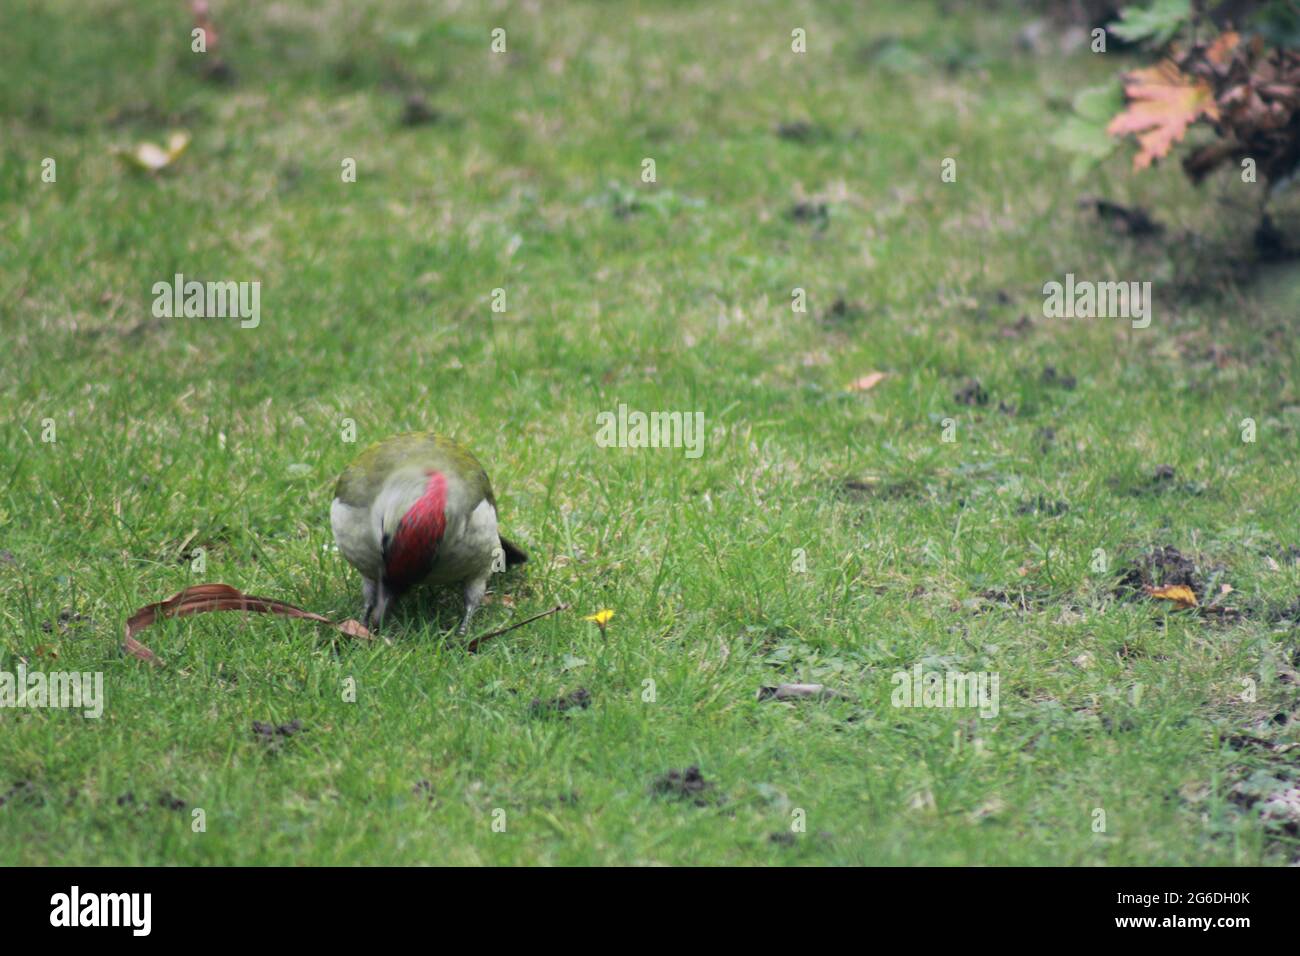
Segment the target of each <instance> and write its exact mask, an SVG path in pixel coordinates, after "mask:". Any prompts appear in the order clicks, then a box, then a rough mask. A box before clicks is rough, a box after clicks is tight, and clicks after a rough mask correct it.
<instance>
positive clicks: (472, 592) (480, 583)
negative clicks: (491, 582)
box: [460, 572, 491, 634]
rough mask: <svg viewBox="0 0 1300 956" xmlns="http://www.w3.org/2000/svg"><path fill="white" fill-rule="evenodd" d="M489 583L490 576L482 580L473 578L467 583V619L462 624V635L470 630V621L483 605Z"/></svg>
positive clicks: (485, 576)
mask: <svg viewBox="0 0 1300 956" xmlns="http://www.w3.org/2000/svg"><path fill="white" fill-rule="evenodd" d="M488 573H491V572H488ZM487 581H488V575H487V574H484V575H483V576H482V577H481V578H473V579H472V580H470V581H467V582H465V617H464V618H463V619H462V620H461V622H460V633H461V634H464V633H465V632H466V631H468V630H469V619H470V618H472V617H473V616H474V612H475V611H477V610H478V608H479V605H480V604H482V603H483V594H484V592H486V591H487Z"/></svg>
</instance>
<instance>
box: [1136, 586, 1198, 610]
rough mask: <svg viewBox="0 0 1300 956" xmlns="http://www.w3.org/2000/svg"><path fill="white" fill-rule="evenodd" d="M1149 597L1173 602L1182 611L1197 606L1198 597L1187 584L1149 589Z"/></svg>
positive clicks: (1147, 590)
mask: <svg viewBox="0 0 1300 956" xmlns="http://www.w3.org/2000/svg"><path fill="white" fill-rule="evenodd" d="M1146 592H1147V595H1148V596H1150V597H1153V598H1155V599H1156V600H1158V601H1172V602H1174V604H1175V605H1177V609H1178V610H1180V611H1185V610H1188V609H1189V608H1194V607H1196V606H1197V603H1196V595H1195V594H1194V593H1193V592H1192V589H1191V588H1189V587H1188V586H1187V585H1186V584H1170V585H1166V586H1165V587H1162V588H1152V587H1148V588H1147V589H1146Z"/></svg>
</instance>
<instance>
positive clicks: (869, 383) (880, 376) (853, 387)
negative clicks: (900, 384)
mask: <svg viewBox="0 0 1300 956" xmlns="http://www.w3.org/2000/svg"><path fill="white" fill-rule="evenodd" d="M886 374H887V373H885V372H868V373H867V374H866V375H863V376H862V377H861V378H856V379H854V380H853V381H852V382H850V383H849V391H850V392H868V391H870V390H871V389H873V388H875V387H876V386H877V385H879V384H880V383H881V382H883V381H884V380H885V375H886Z"/></svg>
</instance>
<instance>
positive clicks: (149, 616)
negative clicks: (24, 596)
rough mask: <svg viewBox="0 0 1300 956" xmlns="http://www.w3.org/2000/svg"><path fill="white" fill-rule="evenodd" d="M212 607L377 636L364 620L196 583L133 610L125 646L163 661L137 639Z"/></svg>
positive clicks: (153, 661)
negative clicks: (162, 623) (339, 618)
mask: <svg viewBox="0 0 1300 956" xmlns="http://www.w3.org/2000/svg"><path fill="white" fill-rule="evenodd" d="M208 611H253V612H255V613H257V614H282V615H284V616H285V617H297V618H302V619H303V620H306V621H318V622H320V623H321V624H328V625H329V626H330V627H333V628H336V629H337V630H338V631H340V632H341V633H343V634H346V635H347V636H348V637H354V638H357V639H358V640H363V641H372V640H374V638H375V636H374V635H373V634H371V633H370V631H368V630H367V629H366V627H365V625H364V624H362V623H361V622H360V621H355V620H351V619H349V620H346V621H343V622H342V623H336V622H334V621H331V620H330V619H329V618H327V617H324V616H322V615H320V614H313V613H312V612H311V611H304V610H303V609H302V608H300V607H295V606H294V605H292V604H286V603H285V602H284V601H276V600H273V599H271V598H262V597H254V596H253V595H251V594H244V593H243V592H241V591H237V590H236V589H235V588H232V587H231V586H230V585H229V584H196V585H194V587H189V588H186V589H185V590H184V591H178V592H177V593H176V594H173V595H172V596H171V597H169V598H168V599H167V600H165V601H159V602H158V603H157V604H149V605H146V606H145V607H142V608H140V610H138V611H136V612H135V613H134V614H132V615H131V616H130V617H129V618H128V619H127V622H126V628H125V633H124V637H123V640H122V650H123V651H125V652H126V653H127V654H130V655H131V656H132V657H136V658H139V659H140V660H142V661H148V662H149V663H151V664H155V665H156V664H161V663H162V662H161V661H160V660H159V659H158V655H157V654H155V653H154V652H153V651H151V650H149V648H147V647H145V646H144V645H143V644H141V643H140V642H139V641H137V640H136V639H135V635H136V634H138V633H139V632H140V631H143V630H144V629H145V628H146V627H148V626H149V625H151V624H153V623H154V622H155V621H157V620H160V619H163V618H169V617H188V616H189V615H191V614H206V613H207V612H208Z"/></svg>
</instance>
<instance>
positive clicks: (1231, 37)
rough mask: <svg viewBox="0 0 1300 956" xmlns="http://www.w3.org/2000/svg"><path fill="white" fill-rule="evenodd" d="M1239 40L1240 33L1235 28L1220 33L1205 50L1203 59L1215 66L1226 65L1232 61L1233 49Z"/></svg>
mask: <svg viewBox="0 0 1300 956" xmlns="http://www.w3.org/2000/svg"><path fill="white" fill-rule="evenodd" d="M1240 42H1241V34H1239V33H1237V32H1236V31H1235V30H1229V31H1227V32H1226V33H1223V34H1220V35H1219V38H1218V39H1217V40H1215V41H1214V42H1213V43H1211V44H1210V47H1209V49H1207V50H1206V51H1205V59H1207V60H1208V61H1209V62H1210V63H1212V64H1214V65H1215V66H1226V65H1227V64H1228V63H1230V62H1231V61H1232V54H1233V51H1234V50H1236V49H1237V44H1239V43H1240Z"/></svg>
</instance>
